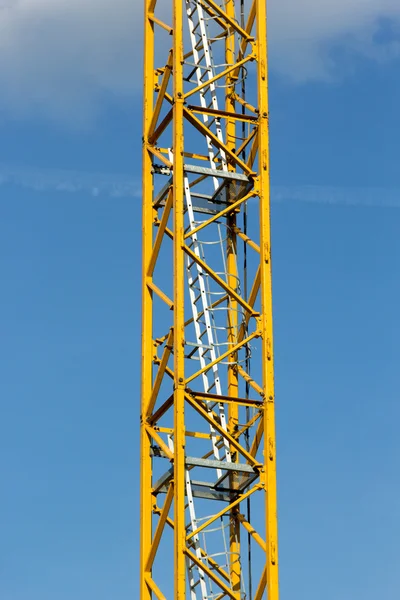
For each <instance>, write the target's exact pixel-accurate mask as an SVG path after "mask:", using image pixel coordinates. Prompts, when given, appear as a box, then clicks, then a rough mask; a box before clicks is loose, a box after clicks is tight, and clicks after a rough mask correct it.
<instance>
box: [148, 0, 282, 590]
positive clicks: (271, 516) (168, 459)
mask: <svg viewBox="0 0 400 600" xmlns="http://www.w3.org/2000/svg"><path fill="white" fill-rule="evenodd" d="M144 29H145V58H144V63H145V64H144V134H143V324H142V397H141V403H142V415H141V538H140V544H141V567H140V597H141V600H150V599H152V598H158V599H159V600H161V599H164V598H168V599H169V598H171V599H172V598H175V599H176V600H184V599H186V598H190V599H191V600H195V599H196V600H208V599H214V600H219V599H222V598H232V599H233V600H244V599H245V598H246V599H247V600H249V599H250V600H261V599H262V598H268V600H278V542H277V514H276V513H277V511H276V508H277V507H276V451H275V397H274V367H273V334H272V290H271V245H270V202H269V148H268V144H269V132H268V86H267V73H268V69H267V42H266V0H254V1H251V0H248V1H247V0H158V2H157V0H145V20H144ZM159 61H160V62H159ZM156 62H157V64H156ZM250 367H251V370H250Z"/></svg>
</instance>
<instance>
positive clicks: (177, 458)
mask: <svg viewBox="0 0 400 600" xmlns="http://www.w3.org/2000/svg"><path fill="white" fill-rule="evenodd" d="M173 29H174V44H173V67H172V68H173V81H174V87H173V153H174V171H173V222H174V230H173V233H174V250H173V255H174V275H173V277H174V337H175V340H174V341H175V343H174V441H175V444H174V491H175V496H174V502H175V505H174V510H175V519H174V520H175V599H176V600H184V599H185V597H186V571H185V569H186V563H185V548H186V524H185V439H186V438H185V312H184V305H185V293H184V280H185V265H184V260H185V256H184V253H183V245H184V220H183V211H184V206H183V199H184V175H183V149H184V131H183V127H184V123H183V91H184V90H183V70H182V69H183V66H182V65H183V40H182V35H183V6H182V1H181V0H177V1H175V2H174V11H173Z"/></svg>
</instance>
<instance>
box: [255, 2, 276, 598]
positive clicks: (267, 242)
mask: <svg viewBox="0 0 400 600" xmlns="http://www.w3.org/2000/svg"><path fill="white" fill-rule="evenodd" d="M256 14H257V54H258V62H257V73H258V108H259V114H260V119H261V122H260V128H259V134H258V146H259V150H258V156H259V158H258V170H259V188H260V239H261V240H262V243H261V244H260V247H261V257H260V258H261V260H260V263H261V324H262V325H261V326H262V332H263V333H262V349H263V356H264V357H265V358H264V360H263V363H262V372H263V387H264V391H265V403H264V419H263V423H264V457H265V470H266V494H265V517H266V543H267V564H266V582H267V586H268V600H278V598H279V587H278V530H277V529H278V527H277V500H276V456H275V448H276V444H275V391H274V364H273V351H272V348H273V331H272V276H271V231H270V218H271V217H270V180H269V127H268V114H269V106H268V64H267V14H266V2H265V0H256ZM256 597H257V596H256Z"/></svg>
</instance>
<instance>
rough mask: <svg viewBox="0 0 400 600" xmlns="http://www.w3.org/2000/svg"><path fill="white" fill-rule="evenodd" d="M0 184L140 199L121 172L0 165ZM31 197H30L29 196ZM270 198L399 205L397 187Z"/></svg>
mask: <svg viewBox="0 0 400 600" xmlns="http://www.w3.org/2000/svg"><path fill="white" fill-rule="evenodd" d="M0 186H12V187H18V188H24V189H27V190H32V191H34V192H38V193H40V192H50V193H57V194H61V195H66V194H81V195H86V196H87V197H88V198H89V197H92V198H110V199H119V198H125V199H126V198H140V197H141V184H140V181H138V180H137V179H135V178H133V177H131V176H129V175H124V174H115V173H86V172H80V171H67V170H61V169H37V168H32V167H31V168H30V167H22V166H15V165H14V166H13V165H4V164H3V165H2V164H0ZM33 198H34V197H33ZM271 199H272V201H273V202H279V203H290V204H292V203H294V204H298V203H304V202H306V203H314V204H332V205H342V206H346V205H348V206H376V207H389V208H390V207H391V208H400V189H396V188H357V187H348V188H341V187H328V186H314V185H308V186H307V185H303V186H282V185H281V186H272V189H271Z"/></svg>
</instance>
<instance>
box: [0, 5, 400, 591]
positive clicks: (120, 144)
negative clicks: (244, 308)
mask: <svg viewBox="0 0 400 600" xmlns="http://www.w3.org/2000/svg"><path fill="white" fill-rule="evenodd" d="M3 4H4V5H5V4H6V3H3ZM7 4H8V8H4V7H3V9H2V12H1V13H0V26H1V27H2V30H3V43H2V49H3V50H2V51H3V55H2V58H0V84H1V87H2V95H1V99H0V128H1V142H0V175H1V177H0V182H1V183H2V185H1V187H0V190H1V194H2V200H3V201H2V203H1V217H2V218H1V219H0V247H1V252H0V273H1V278H2V283H3V286H2V290H3V292H2V308H3V318H2V319H1V339H2V344H1V345H0V365H1V378H0V382H1V383H0V385H1V392H2V394H1V397H2V419H1V433H0V464H1V473H2V475H3V481H2V493H1V496H0V526H1V532H2V535H1V537H0V575H1V576H0V596H1V598H2V599H4V600H39V599H40V600H50V599H51V600H53V599H54V598H57V600H70V599H71V598H74V599H75V600H81V599H82V600H83V599H85V600H86V599H87V598H96V599H97V600H109V599H111V598H119V599H120V600H125V599H128V598H135V597H137V581H136V575H137V566H138V544H137V535H138V495H137V490H138V454H137V452H138V424H139V419H138V417H139V396H138V383H139V376H140V363H139V360H140V347H139V345H140V330H139V327H140V321H139V316H140V315H139V313H140V295H139V288H140V272H139V270H138V264H139V256H140V196H139V195H136V192H137V191H139V190H140V142H141V123H140V117H141V107H140V101H141V100H140V85H141V81H140V68H139V62H140V61H139V60H138V58H137V56H138V53H139V50H138V49H139V48H140V20H136V19H135V14H134V11H135V7H134V4H135V3H132V2H131V1H130V2H128V0H118V2H117V0H116V1H115V3H114V4H113V7H114V8H113V10H112V11H111V10H110V3H109V2H105V1H104V2H103V1H101V2H98V3H97V7H96V10H94V7H93V6H92V4H94V3H92V2H89V1H88V2H86V3H85V7H84V8H82V6H81V3H80V2H77V1H74V2H69V3H66V2H63V0H58V1H57V2H55V1H54V0H53V2H51V3H50V2H47V1H46V0H41V1H40V2H39V0H30V1H29V2H28V1H26V2H24V3H20V4H19V5H18V6H17V5H16V4H13V3H12V2H9V3H7ZM67 4H68V5H69V8H68V10H67V9H66V6H67ZM270 5H271V21H270V37H271V47H270V55H271V77H270V93H271V163H272V164H271V168H272V183H273V186H275V188H276V189H285V190H286V191H285V201H282V202H275V203H274V204H273V215H272V216H273V223H272V225H273V244H274V246H273V248H274V250H273V253H274V307H275V343H276V383H277V398H278V406H277V412H278V414H277V430H278V443H279V456H278V467H279V499H280V510H279V518H280V542H281V552H280V559H281V590H282V597H283V598H296V599H298V600H302V599H303V598H304V599H307V600H320V599H321V598H324V600H354V598H363V600H372V599H374V600H375V598H376V597H380V598H384V599H385V600H386V599H387V600H392V599H393V600H394V599H397V598H398V595H399V590H400V581H399V575H398V568H397V567H398V538H399V534H400V513H399V508H398V507H399V503H400V484H399V479H398V464H399V458H400V441H399V436H398V426H397V423H398V422H399V418H400V408H399V405H398V389H399V381H398V380H399V375H398V372H399V368H398V364H399V360H400V350H399V342H398V340H399V330H400V317H399V312H398V306H399V304H400V302H399V300H400V298H399V297H400V283H399V277H398V272H399V265H400V241H399V240H400V211H399V207H400V170H399V166H398V157H399V155H400V138H399V135H398V129H399V124H400V122H399V116H398V106H399V104H400V80H399V77H398V72H399V65H400V52H399V48H400V30H399V26H400V19H399V18H400V7H399V5H398V0H392V1H391V0H386V1H382V2H380V3H379V6H378V3H377V2H372V1H371V2H368V1H367V0H366V1H365V2H363V3H362V2H356V1H355V0H354V1H350V0H347V2H338V1H336V2H333V1H331V0H329V1H328V0H327V2H326V3H324V8H323V9H321V8H320V7H319V5H320V3H318V2H316V1H315V0H307V1H304V2H303V3H301V10H300V8H299V6H300V3H299V2H297V3H296V2H294V0H286V1H285V2H278V0H275V2H274V0H271V2H270ZM115 7H117V8H115ZM318 7H319V8H318ZM317 9H318V10H317ZM125 10H126V11H127V12H126V13H125V12H124V11H125ZM127 15H128V16H129V18H127ZM61 25H62V26H61ZM71 33H73V39H74V44H73V45H72V44H71V43H70V39H71ZM133 34H134V35H133ZM132 40H133V41H132ZM0 56H1V51H0ZM82 56H84V60H83V59H82ZM60 171H62V173H61V174H60ZM96 173H97V174H98V173H100V174H101V176H99V175H96ZM104 173H106V174H111V175H107V176H105V175H104ZM35 174H36V175H35ZM35 177H36V179H35ZM127 180H128V181H129V182H131V184H130V185H131V187H129V192H128V193H126V194H125V195H124V194H118V193H113V192H112V191H111V192H110V185H111V184H110V181H111V182H112V181H116V182H117V183H118V185H116V187H117V188H118V189H117V192H118V190H119V189H120V186H121V185H122V187H123V185H125V182H126V181H127ZM104 181H106V183H104ZM60 182H61V184H60ZM63 182H64V183H65V182H67V183H69V184H70V186H69V189H70V191H69V192H66V191H60V189H59V188H60V187H62V183H63ZM121 182H122V183H121ZM136 182H137V189H136V187H135V186H136ZM307 186H317V192H315V189H314V192H313V194H307V189H308V188H307ZM363 190H365V192H364V191H363ZM114 192H115V189H114ZM299 197H301V198H302V200H301V201H300V200H299V199H298V198H299ZM396 203H397V208H396ZM368 204H373V206H369V205H368Z"/></svg>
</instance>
